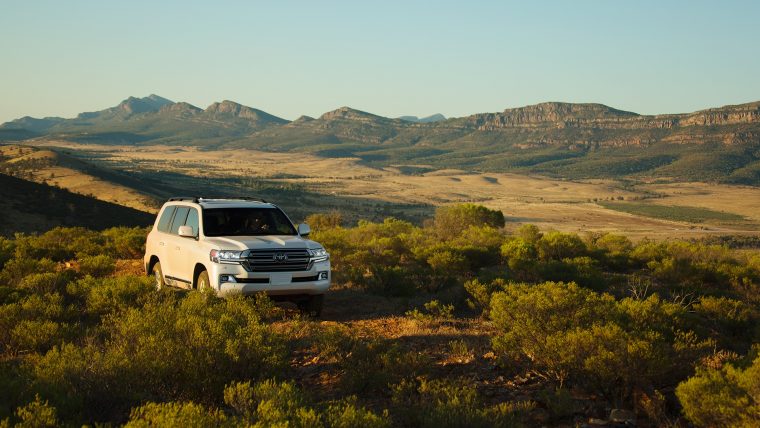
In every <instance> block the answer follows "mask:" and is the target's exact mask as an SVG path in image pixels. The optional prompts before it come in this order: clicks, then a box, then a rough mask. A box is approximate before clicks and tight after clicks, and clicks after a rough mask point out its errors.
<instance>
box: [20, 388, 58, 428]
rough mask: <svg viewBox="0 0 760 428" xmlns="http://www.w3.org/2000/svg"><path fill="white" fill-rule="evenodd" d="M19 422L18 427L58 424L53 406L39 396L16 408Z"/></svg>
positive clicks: (29, 427) (31, 427)
mask: <svg viewBox="0 0 760 428" xmlns="http://www.w3.org/2000/svg"><path fill="white" fill-rule="evenodd" d="M16 417H17V418H18V419H19V422H18V423H17V424H16V425H15V426H16V427H18V428H27V427H28V428H42V427H56V426H59V425H60V424H59V422H58V418H57V416H56V411H55V408H54V407H50V405H49V404H48V402H47V401H45V402H43V401H42V400H40V396H39V395H38V396H36V397H34V401H32V402H31V403H29V404H27V405H26V406H24V407H19V408H18V410H16Z"/></svg>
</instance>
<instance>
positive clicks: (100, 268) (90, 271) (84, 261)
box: [79, 254, 116, 277]
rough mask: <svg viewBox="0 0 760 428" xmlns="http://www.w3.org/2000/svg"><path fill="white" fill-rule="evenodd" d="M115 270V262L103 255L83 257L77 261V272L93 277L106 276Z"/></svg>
mask: <svg viewBox="0 0 760 428" xmlns="http://www.w3.org/2000/svg"><path fill="white" fill-rule="evenodd" d="M115 270H116V260H114V259H113V258H112V257H110V256H107V255H105V254H98V255H97V256H84V257H82V258H80V259H79V272H80V273H81V274H83V275H91V276H95V277H99V276H107V275H110V274H112V273H113V272H114V271H115Z"/></svg>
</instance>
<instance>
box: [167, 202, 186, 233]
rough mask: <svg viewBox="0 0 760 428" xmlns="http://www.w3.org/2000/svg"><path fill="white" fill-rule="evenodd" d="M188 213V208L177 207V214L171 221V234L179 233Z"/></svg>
mask: <svg viewBox="0 0 760 428" xmlns="http://www.w3.org/2000/svg"><path fill="white" fill-rule="evenodd" d="M188 212H190V207H177V212H176V213H175V214H174V220H173V221H172V227H171V233H173V234H175V235H176V234H177V233H179V227H180V226H182V225H184V224H185V219H186V218H187V213H188Z"/></svg>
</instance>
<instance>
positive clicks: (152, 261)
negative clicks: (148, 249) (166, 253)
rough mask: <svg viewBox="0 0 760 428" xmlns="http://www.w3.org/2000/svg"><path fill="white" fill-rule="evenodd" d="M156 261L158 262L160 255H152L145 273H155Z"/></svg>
mask: <svg viewBox="0 0 760 428" xmlns="http://www.w3.org/2000/svg"><path fill="white" fill-rule="evenodd" d="M156 263H158V256H150V260H149V261H148V266H147V268H146V269H145V273H146V274H147V275H152V274H153V266H155V265H156Z"/></svg>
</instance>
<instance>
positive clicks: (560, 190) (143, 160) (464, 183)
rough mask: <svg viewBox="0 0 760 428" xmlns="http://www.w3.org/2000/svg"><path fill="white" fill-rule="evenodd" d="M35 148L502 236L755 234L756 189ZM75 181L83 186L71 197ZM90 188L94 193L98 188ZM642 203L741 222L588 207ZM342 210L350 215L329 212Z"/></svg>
mask: <svg viewBox="0 0 760 428" xmlns="http://www.w3.org/2000/svg"><path fill="white" fill-rule="evenodd" d="M34 144H35V145H37V146H42V147H51V148H52V147H60V148H65V149H66V150H70V151H74V152H78V151H87V152H90V153H96V154H97V155H98V162H101V163H103V164H105V165H111V166H117V167H123V166H124V165H129V167H130V168H137V169H140V168H145V169H151V170H156V169H160V170H162V171H167V172H177V173H181V174H186V175H190V176H196V177H230V176H238V177H258V178H262V179H271V180H275V181H280V182H283V183H297V184H299V185H303V186H305V187H306V188H307V189H310V190H312V191H315V192H319V193H325V194H329V195H335V196H340V197H342V198H345V199H347V200H349V201H350V200H351V199H352V198H369V199H376V200H382V201H389V202H402V203H411V204H430V205H441V204H448V203H455V202H465V201H472V202H478V203H481V204H483V205H485V206H488V207H489V208H496V209H500V210H502V211H503V212H504V214H505V215H506V216H507V217H508V219H510V220H512V221H511V222H510V226H509V227H516V226H517V225H518V224H520V223H534V224H536V225H538V226H539V227H541V228H543V229H548V228H552V229H557V230H562V231H567V232H619V233H624V234H626V235H628V236H630V237H631V238H633V239H638V238H642V237H651V238H669V237H687V238H688V237H698V236H704V235H710V234H746V233H751V234H757V233H759V231H760V229H759V228H758V222H760V189H758V188H754V187H746V186H729V185H717V184H704V183H676V184H644V185H640V186H637V187H635V188H634V189H633V190H631V189H630V188H623V186H622V185H621V183H618V182H616V181H614V180H590V181H586V182H573V181H565V180H558V179H551V178H546V177H537V176H525V175H518V174H493V173H488V174H479V173H469V172H466V171H461V170H439V171H433V172H429V173H426V174H423V175H404V174H402V173H400V169H399V167H401V166H402V165H397V166H394V167H388V168H383V169H378V168H371V167H368V166H366V165H364V164H362V163H361V162H360V161H359V159H355V158H319V157H315V156H311V155H307V154H297V155H293V154H292V153H270V152H260V151H254V150H245V149H237V150H218V151H202V150H199V149H197V148H194V147H176V146H145V147H134V146H98V145H91V144H87V145H82V144H77V143H71V142H66V141H35V142H34ZM63 176H65V175H62V178H61V179H58V180H59V182H60V185H61V186H62V187H67V188H73V189H82V188H87V189H88V190H87V191H90V192H93V193H95V194H97V195H108V196H103V197H108V198H110V199H107V200H112V201H113V200H119V202H120V203H127V202H128V201H132V202H129V203H133V204H134V203H135V202H134V200H135V198H136V197H135V196H134V195H132V196H131V197H130V194H129V190H126V189H119V190H118V192H117V189H115V188H113V187H108V186H107V185H104V184H100V183H97V184H95V183H88V184H84V183H85V182H87V180H88V179H87V178H84V177H81V175H80V176H74V177H71V178H70V179H64V178H63ZM77 180H79V181H81V182H83V184H81V185H80V186H79V187H77ZM99 186H100V187H99ZM655 194H656V195H659V196H661V197H660V198H655V199H647V203H653V204H661V205H678V206H687V207H688V206H694V207H703V208H709V209H713V210H716V211H723V212H728V213H734V214H739V215H742V216H744V217H746V219H747V220H746V221H738V222H732V223H731V222H729V223H726V222H705V223H700V224H692V223H686V222H674V221H667V220H661V219H655V218H649V217H643V216H638V215H633V214H628V213H624V212H618V211H614V210H610V209H606V208H604V207H602V206H600V205H597V204H596V203H594V201H595V200H605V201H609V200H626V201H628V200H639V199H644V198H650V197H651V196H652V195H655ZM335 208H336V209H339V210H340V209H346V210H351V209H352V208H353V209H355V208H354V207H351V206H349V205H347V206H345V207H335Z"/></svg>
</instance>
